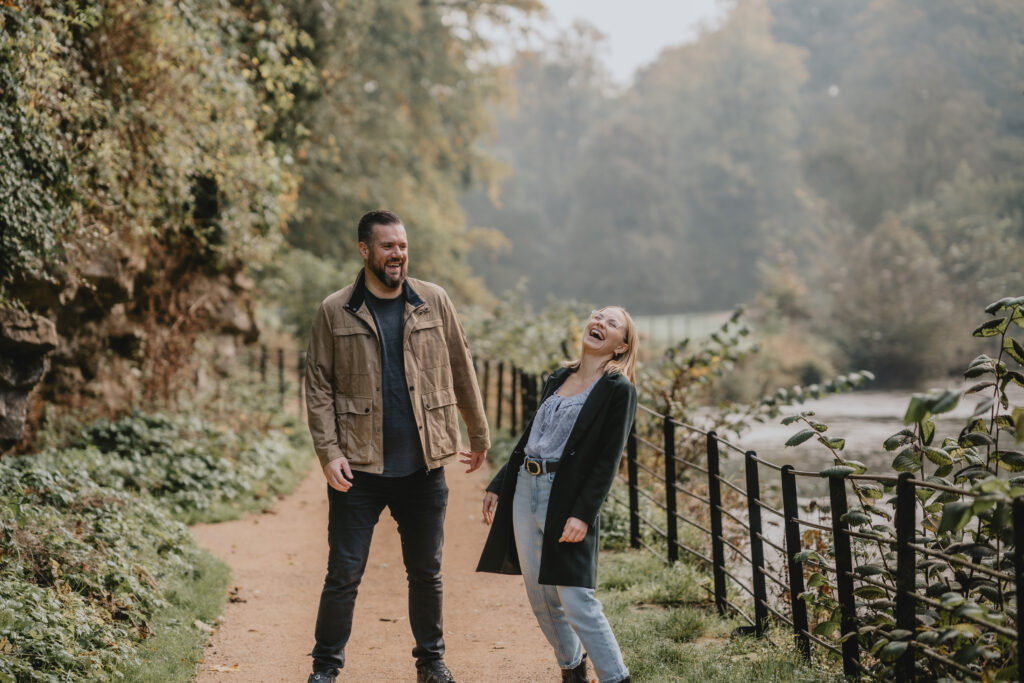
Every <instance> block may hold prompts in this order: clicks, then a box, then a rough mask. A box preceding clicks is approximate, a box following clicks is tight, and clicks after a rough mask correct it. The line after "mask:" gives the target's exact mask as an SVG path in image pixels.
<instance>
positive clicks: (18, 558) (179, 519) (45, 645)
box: [0, 397, 311, 681]
mask: <svg viewBox="0 0 1024 683" xmlns="http://www.w3.org/2000/svg"><path fill="white" fill-rule="evenodd" d="M262 402H263V399H262V398H260V397H256V398H250V399H247V400H241V401H236V403H235V404H234V405H233V406H232V411H231V412H224V411H223V410H220V409H218V406H217V404H216V403H213V402H211V403H209V404H206V405H203V406H194V407H193V408H192V409H191V410H183V411H182V412H181V413H180V414H176V415H174V416H166V415H159V414H152V415H147V414H140V413H135V414H131V415H128V416H124V417H121V418H119V419H115V420H100V421H97V422H94V423H91V424H87V425H85V426H82V427H79V428H77V429H74V428H71V427H69V426H68V425H67V424H64V425H63V426H62V428H58V425H53V426H52V428H51V430H50V431H49V432H47V433H44V434H43V435H42V436H41V437H40V443H41V444H42V450H41V451H40V452H39V453H36V454H31V455H25V456H20V457H16V458H15V457H7V458H4V459H2V460H0V583H2V585H0V596H2V597H0V680H11V681H15V680H17V681H57V680H66V679H69V678H71V679H84V680H115V679H125V680H140V681H169V680H180V681H185V680H189V679H190V678H191V677H192V675H193V674H194V672H195V667H196V666H197V664H198V660H199V657H200V655H201V652H202V646H203V644H204V643H205V642H206V639H207V637H208V635H209V633H208V631H209V629H210V625H211V624H212V622H213V620H215V619H216V617H217V616H218V614H219V613H220V608H221V605H222V603H223V601H224V599H225V595H226V593H225V588H226V584H227V581H228V570H227V567H226V565H224V564H223V563H221V562H220V561H219V560H216V559H215V558H213V557H212V556H210V555H209V554H207V553H205V552H204V551H201V550H200V549H199V548H198V547H197V546H196V545H195V541H194V540H193V538H192V536H191V535H190V534H189V533H188V530H187V529H186V528H185V527H184V525H183V522H189V523H191V522H195V521H219V520H223V519H230V518H234V517H237V516H239V515H240V514H242V513H243V512H245V511H248V510H253V509H263V508H266V507H268V506H269V505H271V504H272V502H273V500H274V497H275V496H277V495H279V494H282V493H285V492H287V491H288V490H290V489H291V488H292V487H294V485H295V484H296V483H297V481H298V477H299V476H300V474H301V472H302V471H303V470H304V469H305V468H306V466H308V464H309V463H310V462H311V461H310V459H309V456H308V454H309V449H308V448H307V447H306V446H307V437H306V431H305V429H303V428H302V426H301V424H300V423H299V422H298V421H297V420H295V419H294V418H291V417H289V416H287V415H286V414H284V412H283V411H280V410H267V406H263V405H262Z"/></svg>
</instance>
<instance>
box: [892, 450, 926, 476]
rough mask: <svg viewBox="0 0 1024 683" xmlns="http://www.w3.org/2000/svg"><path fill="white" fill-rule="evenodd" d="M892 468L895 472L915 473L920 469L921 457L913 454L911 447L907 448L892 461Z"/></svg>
mask: <svg viewBox="0 0 1024 683" xmlns="http://www.w3.org/2000/svg"><path fill="white" fill-rule="evenodd" d="M892 468H893V469H894V470H896V471H897V472H916V471H917V470H919V469H921V456H919V455H918V454H917V453H915V452H914V448H913V447H912V446H908V447H907V448H904V449H903V450H902V451H900V454H899V455H897V456H896V458H895V459H894V460H893V461H892Z"/></svg>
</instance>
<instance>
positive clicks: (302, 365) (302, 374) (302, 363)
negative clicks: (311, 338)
mask: <svg viewBox="0 0 1024 683" xmlns="http://www.w3.org/2000/svg"><path fill="white" fill-rule="evenodd" d="M296 370H297V374H298V378H297V379H298V385H299V419H300V420H301V419H302V414H303V412H304V410H303V403H302V401H303V395H302V387H303V383H304V380H305V378H306V352H305V351H299V362H298V365H297V366H296Z"/></svg>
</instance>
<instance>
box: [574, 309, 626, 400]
mask: <svg viewBox="0 0 1024 683" xmlns="http://www.w3.org/2000/svg"><path fill="white" fill-rule="evenodd" d="M609 308H617V309H618V310H619V311H620V312H621V313H622V317H623V318H625V319H626V329H625V334H624V335H623V337H622V343H623V344H626V345H627V348H626V350H625V352H623V353H619V354H616V355H614V356H612V358H611V360H609V361H608V362H607V363H605V366H604V371H605V374H607V373H612V372H617V373H619V374H621V375H622V376H623V377H625V378H626V379H628V380H629V381H630V382H632V383H634V384H635V383H636V377H635V376H634V373H635V370H636V351H637V346H638V342H639V340H638V339H637V336H636V323H634V322H633V318H632V317H630V315H629V311H627V310H626V309H625V308H623V307H622V306H604V307H602V308H599V309H597V310H598V311H606V310H608V309H609ZM582 362H583V339H582V338H581V339H580V357H579V358H577V359H576V360H574V361H572V362H571V363H566V367H567V368H570V369H572V370H576V369H577V368H579V366H580V363H582Z"/></svg>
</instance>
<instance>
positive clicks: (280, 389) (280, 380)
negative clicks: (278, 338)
mask: <svg viewBox="0 0 1024 683" xmlns="http://www.w3.org/2000/svg"><path fill="white" fill-rule="evenodd" d="M277 396H278V401H279V402H280V404H281V405H282V406H284V349H282V348H280V347H278V349H277Z"/></svg>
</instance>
